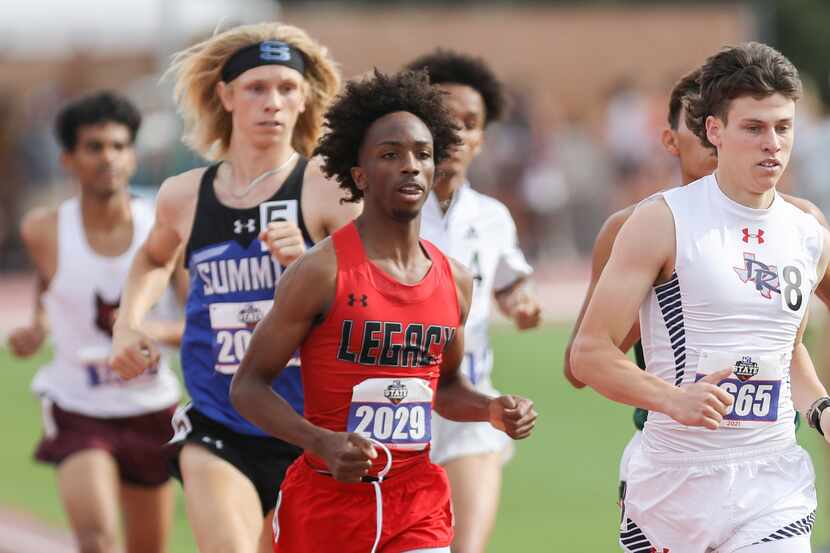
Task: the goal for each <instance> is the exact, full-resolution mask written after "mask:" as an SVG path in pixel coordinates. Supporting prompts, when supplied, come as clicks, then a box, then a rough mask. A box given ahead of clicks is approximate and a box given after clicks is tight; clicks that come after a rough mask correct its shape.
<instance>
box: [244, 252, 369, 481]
mask: <svg viewBox="0 0 830 553" xmlns="http://www.w3.org/2000/svg"><path fill="white" fill-rule="evenodd" d="M336 281H337V258H336V255H335V252H334V244H333V243H332V242H331V240H325V241H323V242H321V243H320V244H318V245H317V246H315V247H314V248H313V249H311V250H310V251H309V252H308V253H306V254H305V255H303V256H302V257H301V258H300V259H298V260H297V261H296V262H295V263H292V264H291V266H290V267H288V269H287V270H286V271H285V273H283V275H282V276H281V277H280V280H279V283H278V284H277V289H276V292H275V295H274V305H273V307H271V310H270V311H269V312H268V313H267V314H266V315H265V317H264V318H263V319H262V321H260V323H259V324H258V325H257V326H256V330H255V331H254V334H253V336H252V337H251V343H250V344H249V346H248V349H247V351H246V352H245V357H244V358H243V359H242V362H241V363H240V365H239V370H238V371H237V372H236V374H235V375H234V377H233V381H232V382H231V390H230V399H231V403H232V404H233V406H234V408H236V410H237V411H239V413H240V414H241V415H242V416H243V417H245V418H246V419H248V420H249V421H251V422H252V423H254V424H255V425H256V426H258V427H259V428H261V429H262V430H264V431H265V432H267V433H268V434H271V435H272V436H276V437H277V438H280V439H281V440H284V441H286V442H289V443H292V444H295V445H297V446H299V447H301V448H303V449H306V450H308V451H311V452H312V453H314V454H315V455H317V456H319V457H321V458H322V459H323V460H324V461H325V462H326V464H327V465H328V467H329V470H330V471H331V473H332V474H333V475H334V477H335V478H337V479H338V480H343V481H348V482H357V481H359V480H360V478H361V477H362V476H364V475H365V474H366V473H367V472H368V469H369V468H371V461H370V459H373V458H375V457H376V456H377V453H376V452H375V449H374V447H373V446H372V443H371V442H370V441H368V440H366V439H365V438H362V437H360V436H358V435H357V434H354V433H347V432H332V431H330V430H327V429H325V428H320V427H318V426H315V425H314V424H312V423H310V422H309V421H308V420H307V419H305V418H303V417H302V416H301V415H299V414H297V412H296V411H294V409H293V408H292V407H291V405H290V404H289V403H288V402H287V401H285V399H283V398H282V397H281V396H280V395H279V394H277V393H276V392H274V391H273V389H272V388H271V383H272V382H273V380H274V379H275V378H276V377H277V376H278V375H279V374H280V372H282V370H283V368H284V367H285V365H286V364H287V363H288V361H289V360H290V359H291V357H292V355H293V354H294V352H295V351H297V349H298V348H299V347H300V345H301V344H302V342H303V340H304V339H305V337H306V336H307V335H308V333H309V331H310V330H311V327H312V325H313V324H314V322H315V321H316V320H319V319H320V317H324V316H325V314H326V313H327V312H328V310H329V308H330V306H331V304H332V302H333V301H334V294H335V288H336Z"/></svg>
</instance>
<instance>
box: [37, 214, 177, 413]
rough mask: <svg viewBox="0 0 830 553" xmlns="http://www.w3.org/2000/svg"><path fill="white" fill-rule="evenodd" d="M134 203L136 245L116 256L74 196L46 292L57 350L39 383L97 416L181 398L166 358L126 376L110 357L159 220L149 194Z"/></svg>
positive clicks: (46, 392)
mask: <svg viewBox="0 0 830 553" xmlns="http://www.w3.org/2000/svg"><path fill="white" fill-rule="evenodd" d="M130 209H131V211H132V217H133V237H132V241H131V242H130V246H129V247H128V248H127V250H126V251H125V252H124V253H123V254H121V255H119V256H117V257H105V256H102V255H99V254H98V253H96V252H95V251H94V250H93V249H92V248H91V247H90V245H89V243H88V242H87V240H86V233H85V231H84V227H83V221H82V218H81V203H80V200H79V199H78V198H72V199H70V200H67V201H65V202H64V203H62V204H61V205H60V207H59V208H58V259H57V261H58V266H57V272H56V273H55V276H54V278H53V279H52V281H51V282H50V283H49V288H48V289H47V290H46V292H45V293H44V295H43V303H44V307H45V309H46V314H47V316H48V319H49V324H50V335H51V340H52V345H53V348H54V357H53V359H52V362H51V363H50V364H48V365H46V366H44V367H42V368H41V369H40V370H39V371H38V373H37V375H36V376H35V379H34V381H33V383H32V389H33V390H34V392H35V393H37V394H39V395H42V396H45V397H47V398H49V399H50V400H52V401H54V402H55V403H57V404H58V405H59V406H60V407H61V408H62V409H65V410H67V411H72V412H75V413H81V414H84V415H87V416H91V417H101V418H112V417H130V416H135V415H141V414H144V413H149V412H152V411H158V410H161V409H165V408H167V407H170V406H171V405H173V404H175V403H176V402H177V401H178V399H179V384H178V381H177V379H176V377H175V375H173V374H172V372H171V371H170V368H169V366H168V364H167V361H166V359H164V358H162V361H161V363H160V364H159V366H158V368H157V369H154V370H151V371H147V372H146V373H144V374H142V375H140V376H139V377H137V378H134V379H132V380H127V381H125V380H122V379H121V377H119V376H118V374H117V373H116V372H115V371H113V369H112V367H110V366H109V364H108V363H107V358H108V357H109V355H110V354H111V353H112V351H111V350H112V325H113V323H114V322H115V317H116V315H117V313H118V306H119V304H120V301H121V291H122V289H123V286H124V281H125V280H126V279H127V273H128V271H129V269H130V264H131V263H132V260H133V256H134V255H135V253H136V251H137V250H138V248H139V247H140V246H141V244H143V243H144V240H145V239H146V238H147V234H148V233H149V232H150V228H151V227H152V225H153V206H152V205H151V204H150V203H149V202H146V201H145V200H141V199H138V198H134V199H132V200H131V201H130Z"/></svg>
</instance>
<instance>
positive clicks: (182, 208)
mask: <svg viewBox="0 0 830 553" xmlns="http://www.w3.org/2000/svg"><path fill="white" fill-rule="evenodd" d="M207 169H208V168H207V167H199V168H198V169H191V170H190V171H186V172H184V173H180V174H178V175H174V176H172V177H168V178H167V179H165V180H164V182H163V183H161V188H160V189H159V193H158V196H156V218H157V219H158V220H159V221H160V222H163V223H167V224H175V223H178V222H179V221H180V220H181V219H182V218H186V217H187V214H191V217H192V211H193V209H194V207H195V205H196V200H197V199H198V198H199V186H200V185H201V182H202V176H203V175H204V174H205V172H206V171H207Z"/></svg>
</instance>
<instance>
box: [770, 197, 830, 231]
mask: <svg viewBox="0 0 830 553" xmlns="http://www.w3.org/2000/svg"><path fill="white" fill-rule="evenodd" d="M781 197H782V198H783V199H784V201H786V202H787V203H789V204H791V205H793V206H795V207H796V208H798V209H799V210H800V211H801V212H803V213H806V214H807V215H812V216H813V217H814V218H815V219H816V221H818V223H819V224H820V225H821V226H823V227H824V228H828V223H827V218H826V217H825V216H824V213H822V212H821V210H820V209H819V208H818V206H816V204H814V203H813V202H811V201H810V200H805V199H804V198H798V197H796V196H790V195H789V194H781Z"/></svg>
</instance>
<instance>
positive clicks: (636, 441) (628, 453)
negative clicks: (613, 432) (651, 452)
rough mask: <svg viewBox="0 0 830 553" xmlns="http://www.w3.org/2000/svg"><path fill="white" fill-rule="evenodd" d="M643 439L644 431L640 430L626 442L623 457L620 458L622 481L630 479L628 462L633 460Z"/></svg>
mask: <svg viewBox="0 0 830 553" xmlns="http://www.w3.org/2000/svg"><path fill="white" fill-rule="evenodd" d="M642 439H643V433H642V432H641V431H639V430H638V431H636V432H635V433H634V435H633V436H631V440H629V441H628V443H627V444H626V446H625V449H624V450H623V454H622V458H621V459H620V482H625V481H626V480H628V464H629V463H630V462H631V457H632V456H633V455H634V452H635V451H636V450H637V449H638V448H639V447H640V440H642Z"/></svg>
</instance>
